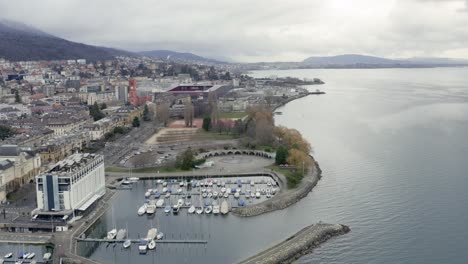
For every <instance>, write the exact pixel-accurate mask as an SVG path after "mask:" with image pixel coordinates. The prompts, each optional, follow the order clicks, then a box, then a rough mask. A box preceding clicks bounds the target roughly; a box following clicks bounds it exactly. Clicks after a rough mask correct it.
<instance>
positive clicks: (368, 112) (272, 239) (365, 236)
mask: <svg viewBox="0 0 468 264" xmlns="http://www.w3.org/2000/svg"><path fill="white" fill-rule="evenodd" d="M253 75H254V76H256V77H260V76H270V75H278V76H296V77H308V78H313V77H319V78H321V79H323V80H324V81H325V82H326V84H325V85H321V86H313V87H311V89H314V90H315V89H316V88H320V89H321V90H325V91H326V92H327V94H326V95H321V96H308V97H306V98H303V99H300V100H297V101H294V102H292V103H290V104H288V105H287V106H285V107H283V108H282V109H280V110H279V111H282V112H283V115H280V116H277V118H276V123H277V124H281V125H285V126H288V127H293V128H296V129H298V130H299V131H300V132H302V133H303V135H304V136H305V137H306V138H307V139H308V140H309V141H310V142H311V143H312V145H313V148H314V155H315V156H316V158H317V160H318V161H319V163H320V166H321V167H322V169H323V178H322V180H321V181H320V182H319V184H318V185H317V187H316V188H315V189H314V190H313V192H312V193H310V194H309V195H308V196H307V197H306V198H305V199H303V200H302V201H301V202H299V203H297V204H295V205H294V206H292V207H290V208H287V209H285V210H282V211H279V212H274V213H270V214H267V215H262V216H259V217H254V218H246V219H244V218H238V217H234V216H232V215H230V216H228V217H224V218H223V217H213V216H204V217H192V216H190V217H184V214H182V215H179V216H176V217H174V216H167V217H166V216H163V215H157V217H156V218H154V219H147V218H144V217H140V218H139V217H137V216H136V210H137V204H139V203H140V202H141V201H140V200H142V198H141V197H142V195H143V193H144V191H145V190H146V189H145V188H146V187H145V186H142V187H138V188H140V189H138V188H136V189H135V190H134V191H131V192H130V191H120V192H119V193H118V194H117V195H116V196H115V198H114V200H113V203H114V210H109V212H108V213H107V214H106V215H105V217H103V219H102V224H101V225H98V226H97V227H96V229H95V230H94V231H93V232H95V233H97V234H98V233H99V234H102V235H103V234H104V232H105V230H106V229H109V228H110V227H111V226H112V225H113V223H114V222H117V225H120V226H125V225H128V227H129V229H130V234H132V232H134V234H138V233H142V234H143V233H145V232H146V231H145V230H147V228H149V227H150V226H151V225H153V223H156V224H157V225H158V226H159V227H160V228H162V229H164V230H163V231H165V232H166V233H167V234H168V235H170V236H171V237H173V238H174V239H176V238H177V239H179V238H199V239H200V238H203V239H206V240H208V241H209V243H208V244H207V245H206V246H195V245H193V246H173V245H172V246H168V245H161V247H160V248H158V250H157V251H155V252H154V253H150V254H148V255H146V256H139V255H138V254H137V251H136V247H135V246H132V250H129V251H124V250H122V249H121V248H120V247H119V246H117V247H115V248H112V247H105V246H104V245H102V246H99V247H97V248H96V247H94V246H91V245H88V246H85V247H83V248H85V249H86V251H87V254H91V257H92V258H94V259H96V260H99V261H101V262H104V263H129V262H133V263H234V262H237V261H240V260H242V259H244V258H246V257H248V256H250V255H252V254H254V253H255V252H257V251H259V250H261V249H264V248H266V247H268V246H270V245H273V244H275V243H277V242H279V241H281V240H282V239H284V238H285V237H286V236H288V235H290V234H292V233H294V232H296V231H297V230H299V229H300V228H302V227H304V226H306V225H309V224H311V223H315V222H318V221H320V220H321V221H324V222H330V223H343V224H347V225H349V226H350V227H351V233H349V234H347V235H344V236H341V237H337V238H334V239H332V240H331V241H329V242H327V243H326V244H324V245H322V246H321V247H320V248H319V249H316V250H315V251H314V254H312V255H309V256H305V257H303V258H301V259H300V260H298V261H297V263H343V264H344V263H392V264H393V263H466V262H467V261H468V250H467V249H468V241H467V239H468V229H467V228H466V223H468V205H467V204H466V201H467V200H468V192H466V191H465V187H466V186H468V138H467V135H468V68H435V69H383V70H382V69H378V70H328V69H327V70H291V71H263V72H254V73H253ZM112 212H113V213H112Z"/></svg>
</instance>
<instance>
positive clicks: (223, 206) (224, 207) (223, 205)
mask: <svg viewBox="0 0 468 264" xmlns="http://www.w3.org/2000/svg"><path fill="white" fill-rule="evenodd" d="M220 211H221V214H223V215H225V214H227V213H229V204H228V202H227V201H226V200H223V202H221V209H220Z"/></svg>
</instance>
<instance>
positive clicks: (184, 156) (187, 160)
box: [176, 148, 195, 170]
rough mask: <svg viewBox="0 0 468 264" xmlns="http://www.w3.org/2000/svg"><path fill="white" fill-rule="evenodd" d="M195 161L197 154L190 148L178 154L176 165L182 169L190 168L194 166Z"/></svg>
mask: <svg viewBox="0 0 468 264" xmlns="http://www.w3.org/2000/svg"><path fill="white" fill-rule="evenodd" d="M194 162H195V155H194V154H193V151H192V149H191V148H188V149H187V150H185V151H184V152H182V153H180V154H179V155H177V158H176V167H178V168H180V169H182V170H190V169H191V168H193V165H194Z"/></svg>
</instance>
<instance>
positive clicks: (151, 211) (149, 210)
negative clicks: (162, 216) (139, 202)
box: [146, 203, 156, 214]
mask: <svg viewBox="0 0 468 264" xmlns="http://www.w3.org/2000/svg"><path fill="white" fill-rule="evenodd" d="M155 212H156V204H155V203H151V204H149V205H148V206H147V207H146V213H147V214H154V213H155Z"/></svg>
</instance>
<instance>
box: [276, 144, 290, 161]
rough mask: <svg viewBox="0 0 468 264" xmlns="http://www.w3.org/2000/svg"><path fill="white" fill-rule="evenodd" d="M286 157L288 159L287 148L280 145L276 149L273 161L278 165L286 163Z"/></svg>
mask: <svg viewBox="0 0 468 264" xmlns="http://www.w3.org/2000/svg"><path fill="white" fill-rule="evenodd" d="M287 159H288V150H287V149H286V148H285V147H283V146H280V147H279V148H278V149H277V150H276V157H275V163H276V164H278V165H280V164H286V160H287Z"/></svg>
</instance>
